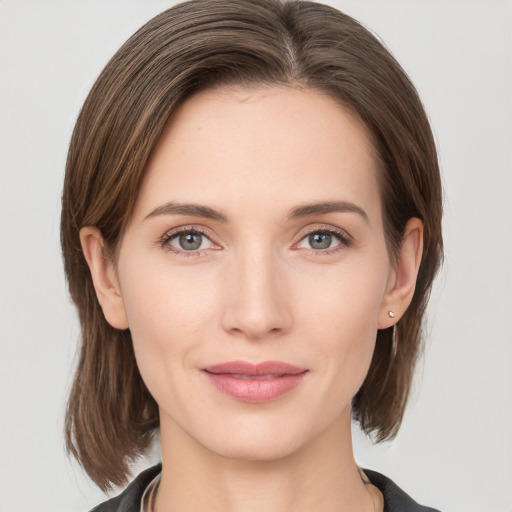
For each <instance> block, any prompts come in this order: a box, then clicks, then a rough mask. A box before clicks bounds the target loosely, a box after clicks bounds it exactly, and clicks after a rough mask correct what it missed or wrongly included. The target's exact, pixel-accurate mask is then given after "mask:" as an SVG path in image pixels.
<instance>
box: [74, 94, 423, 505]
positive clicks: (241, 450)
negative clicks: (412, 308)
mask: <svg viewBox="0 0 512 512" xmlns="http://www.w3.org/2000/svg"><path fill="white" fill-rule="evenodd" d="M377 172H378V170H377V166H376V161H375V158H374V154H373V147H372V144H371V141H370V138H369V136H368V134H367V133H366V130H365V127H364V126H363V125H362V124H361V123H360V122H359V121H358V120H357V119H355V118H354V116H351V115H350V114H349V113H348V112H347V111H345V110H344V109H343V108H341V107H340V105H339V104H337V103H336V102H335V101H334V100H333V99H331V98H330V97H328V96H325V95H323V94H321V93H318V92H316V91H312V90H307V89H306V90H304V89H295V88H285V87H265V88H255V89H251V90H248V89H240V88H223V89H217V90H211V91H206V92H202V93H200V94H198V95H196V96H194V97H193V98H191V99H189V100H188V101H187V102H185V103H184V104H183V105H182V106H181V107H180V108H179V109H178V111H177V112H176V113H175V114H174V115H173V117H172V119H171V120H170V122H169V123H168V125H167V127H166V129H165V131H164V133H163V135H162V136H161V139H160V141H159V143H158V145H157V147H156V149H155V151H154V152H153V154H152V157H151V159H150V161H149V163H148V166H147V172H146V175H145V179H144V181H143V184H142V187H141V190H140V195H139V197H138V199H137V202H136V205H135V210H134V213H133V217H132V219H131V221H130V223H129V225H128V227H127V228H126V231H125V233H124V235H123V237H122V240H121V243H120V247H119V248H118V249H119V250H118V258H117V261H116V262H111V261H108V260H106V259H104V258H103V257H102V250H101V248H102V239H101V235H100V233H99V231H98V230H97V229H96V228H94V227H86V228H83V229H82V231H81V241H82V246H83V249H84V254H85V256H86V259H87V261H88V263H89V266H90V269H91V274H92V276H93V280H94V284H95V288H96V291H97V295H98V298H99V300H100V303H101V305H102V308H103V311H104V314H105V317H106V319H107V320H108V321H109V323H110V324H111V325H113V326H114V327H116V328H119V329H126V328H129V329H130V331H131V334H132V338H133V343H134V348H135V354H136V358H137V363H138V366H139V369H140V372H141V375H142V377H143V379H144V381H145V383H146V385H147V386H148V389H149V390H150V392H151V394H152V395H153V396H154V398H155V400H156V401H157V403H158V405H159V409H160V422H161V443H162V462H163V471H162V480H161V484H160V488H159V492H158V495H157V500H156V504H155V509H156V511H157V512H163V511H174V510H209V511H217V510H219V511H237V512H242V511H244V512H245V511H256V510H258V511H260V510H266V511H276V512H277V511H285V510H286V511H287V510H294V511H297V512H300V511H305V510H315V511H317V512H318V511H331V510H340V511H342V510H343V511H358V512H364V511H373V510H378V509H381V508H382V502H381V501H380V500H381V496H380V494H379V492H378V491H377V490H376V489H375V488H373V487H369V486H367V485H366V486H365V485H364V484H363V482H362V479H361V477H360V475H359V472H358V468H357V465H356V463H355V461H354V457H353V452H352V440H351V433H350V403H351V400H352V397H353V396H354V395H355V394H356V392H357V390H358V389H359V387H360V386H361V384H362V383H363V381H364V378H365V376H366V374H367V371H368V368H369V365H370V362H371V357H372V353H373V350H374V346H375V339H376V334H377V330H378V329H383V328H387V327H389V326H391V325H392V324H393V323H395V322H397V321H398V320H399V319H400V316H401V315H402V314H403V312H404V311H405V310H406V308H407V306H408V304H409V303H410V300H411V298H412V294H413V292H414V286H415V281H416V275H417V271H418V267H419V263H420V258H421V250H422V225H421V222H420V221H419V220H418V219H411V220H410V221H409V222H408V224H407V227H406V232H405V237H404V241H403V244H402V248H401V251H400V254H399V256H398V259H397V260H393V262H392V261H391V259H390V257H389V255H388V252H387V248H386V241H385V237H384V231H383V219H382V213H381V208H382V205H381V200H380V196H379V189H378V184H377ZM171 201H172V202H174V203H173V204H176V203H193V204H198V205H201V206H207V207H209V208H212V209H213V210H215V211H216V212H219V213H220V214H222V216H224V217H225V219H224V220H220V219H211V218H208V217H205V216H198V215H192V214H191V213H192V212H188V213H183V212H182V213H176V212H174V213H169V212H167V213H166V212H163V211H162V208H161V207H162V205H166V204H168V203H169V202H171ZM334 201H338V202H339V201H345V202H346V203H350V205H355V206H356V207H357V208H359V209H360V210H361V211H362V212H364V213H363V214H361V212H357V211H330V212H324V213H318V212H317V213H314V214H309V215H303V216H300V217H290V212H291V211H292V210H293V209H297V208H299V207H302V206H304V205H309V204H317V203H322V202H334ZM159 208H160V209H159ZM352 210H354V208H352ZM196 213H197V212H196ZM178 228H180V229H189V230H191V229H195V230H200V231H201V232H202V242H201V246H200V249H199V250H189V251H187V250H185V249H184V248H183V245H180V239H179V236H177V235H176V236H175V230H176V229H178ZM326 230H329V231H331V232H332V235H331V237H332V238H331V239H330V240H331V242H330V246H329V247H328V248H326V249H322V248H321V249H319V248H318V246H317V245H315V243H313V245H312V242H311V238H310V237H309V235H310V234H311V233H312V232H314V233H317V234H318V233H319V232H320V234H322V233H325V232H326ZM313 242H314V241H313ZM390 310H391V311H393V312H394V313H395V317H394V318H390V316H389V315H388V312H389V311H390ZM233 360H244V361H248V362H251V363H259V362H262V361H269V360H272V361H283V362H286V363H290V364H293V365H296V366H299V367H301V368H305V369H307V370H308V372H307V374H306V376H305V377H304V378H303V379H302V381H301V383H300V384H299V386H298V387H296V388H295V389H293V390H292V391H290V392H288V393H286V394H285V395H283V396H281V397H279V398H277V399H275V400H272V401H269V402H265V403H259V404H253V403H245V402H241V401H239V400H236V399H234V398H232V397H229V396H226V395H225V394H223V393H221V392H219V391H218V390H217V389H216V388H215V387H214V386H213V385H212V384H211V382H210V381H209V379H208V378H206V377H205V375H204V372H203V371H202V368H204V367H205V366H208V365H213V364H218V363H222V362H226V361H233Z"/></svg>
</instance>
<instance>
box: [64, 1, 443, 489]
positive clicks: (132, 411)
mask: <svg viewBox="0 0 512 512" xmlns="http://www.w3.org/2000/svg"><path fill="white" fill-rule="evenodd" d="M228 84H229V85H240V86H245V87H254V86H255V85H286V86H294V87H304V88H310V89H315V90H318V91H321V92H322V93H326V94H328V95H329V96H330V97H332V98H334V99H335V100H337V101H339V102H340V104H341V105H343V106H344V107H345V108H347V109H348V110H349V111H350V112H352V113H354V114H355V115H356V116H357V117H358V118H359V119H360V120H361V121H362V122H363V124H364V125H365V126H366V128H367V130H368V132H369V134H370V136H371V138H372V141H373V144H374V146H375V152H376V155H378V162H379V175H378V179H379V184H380V192H381V197H382V204H383V218H384V228H385V234H386V240H387V243H388V250H389V253H390V255H391V256H396V255H397V254H398V251H399V249H400V245H401V241H402V238H403V234H404V229H405V225H406V223H407V221H408V220H409V219H410V218H412V217H417V218H419V219H420V220H421V221H422V222H423V224H424V241H425V243H424V249H423V258H422V262H421V266H420V270H419V275H418V279H417V286H416V290H415V293H414V297H413V299H412V303H411V305H410V307H409V309H408V310H407V311H406V312H405V314H404V315H403V317H402V318H401V319H400V321H399V322H398V324H397V325H396V326H395V327H394V331H393V328H390V329H385V330H381V331H379V332H378V334H377V343H376V348H375V352H374V356H373V360H372V363H371V366H370V370H369V373H368V375H367V377H366V380H365V382H364V384H363V386H362V387H361V389H360V390H359V392H358V393H357V395H356V397H355V398H354V400H353V404H352V405H353V417H354V418H355V419H356V420H358V421H359V423H360V425H361V427H362V429H363V430H364V431H365V432H367V433H372V434H373V435H374V436H375V438H376V439H377V440H378V441H382V440H385V439H390V438H392V437H394V436H395V435H396V433H397V431H398V428H399V426H400V423H401V421H402V417H403V414H404V409H405V405H406V402H407V397H408V395H409V389H410V386H411V379H412V375H413V369H414V366H415V362H416V359H417V357H418V354H419V353H420V350H421V339H422V337H421V326H422V318H423V314H424V311H425V307H426V304H427V301H428V296H429V292H430V288H431V285H432V281H433V278H434V276H435V274H436V272H437V269H438V266H439V264H440V261H441V258H442V236H441V216H442V193H441V182H440V176H439V168H438V162H437V156H436V148H435V144H434V140H433V136H432V132H431V129H430V126H429V122H428V119H427V116H426V114H425V111H424V109H423V106H422V104H421V101H420V99H419V97H418V94H417V92H416V90H415V88H414V86H413V85H412V83H411V81H410V80H409V78H408V77H407V75H406V74H405V72H404V71H403V70H402V68H401V67H400V65H399V64H398V63H397V62H396V60H395V59H394V58H393V57H392V56H391V55H390V53H389V52H388V51H387V50H386V49H385V47H384V46H383V45H382V44H381V43H380V42H379V41H378V40H377V39H376V38H375V37H374V36H373V35H372V34H371V33H370V32H369V31H368V30H366V29H365V28H364V27H363V26H362V25H360V24H359V23H358V22H356V21H355V20H353V19H352V18H351V17H349V16H347V15H345V14H343V13H341V12H339V11H337V10H336V9H334V8H331V7H328V6H325V5H322V4H318V3H313V2H308V1H300V0H299V1H297V0H292V1H284V0H283V1H281V0H258V1H254V0H230V1H229V2H227V1H225V0H192V1H190V2H185V3H182V4H178V5H176V6H174V7H172V8H171V9H169V10H167V11H165V12H163V13H161V14H160V15H158V16H156V17H155V18H153V19H152V20H150V21H149V22H148V23H147V24H145V25H144V26H143V27H142V28H141V29H139V30H138V31H137V32H136V33H135V34H134V35H133V36H132V37H131V38H130V39H129V40H128V41H127V42H126V43H125V44H124V45H123V46H122V47H121V48H120V49H119V51H118V52H117V53H116V54H115V55H114V56H113V58H112V59H111V60H110V61H109V62H108V64H107V65H106V67H105V69H104V70H103V71H102V73H101V74H100V76H99V78H98V79H97V81H96V83H95V84H94V86H93V87H92V90H91V92H90V93H89V95H88V97H87V99H86V101H85V103H84V105H83V108H82V110H81V112H80V114H79V117H78V120H77V122H76V126H75V129H74V132H73V135H72V138H71V143H70V147H69V153H68V158H67V164H66V176H65V181H64V189H63V195H62V217H61V242H62V251H63V256H64V264H65V272H66V276H67V280H68V285H69V290H70V294H71V297H72V299H73V301H74V303H75V305H76V307H77V309H78V312H79V318H80V324H81V331H82V338H81V346H80V356H79V362H78V367H77V369H76V373H75V378H74V382H73V386H72V390H71V394H70V397H69V402H68V409H67V415H66V426H65V429H66V443H67V447H68V449H69V451H70V452H71V453H72V454H73V455H74V456H75V457H76V458H77V460H78V461H79V462H80V464H81V465H82V466H83V468H84V469H85V471H86V472H87V473H88V474H89V476H90V477H91V479H92V480H93V481H94V482H95V483H96V484H97V485H98V486H99V487H100V488H101V489H103V490H105V489H108V488H109V487H111V486H112V485H122V484H124V483H125V482H126V481H127V478H128V477H129V467H130V463H131V462H132V461H133V459H135V458H136V457H138V456H139V455H141V454H143V453H145V451H146V450H147V448H148V446H149V443H150V441H151V437H152V434H153V433H154V432H155V430H156V429H157V428H158V425H159V419H158V407H157V404H156V402H155V401H154V399H153V398H152V396H151V395H150V394H149V392H148V390H147V388H146V386H145V384H144V382H143V381H142V378H141V376H140V374H139V372H138V369H137V365H136V361H135V356H134V352H133V347H132V342H131V335H130V332H129V331H128V330H126V331H120V330H116V329H114V328H112V327H111V326H110V325H109V324H108V323H107V321H106V320H105V318H104V316H103V313H102V310H101V307H100V305H99V303H98V300H97V298H96V294H95V291H94V287H93V284H92V279H91V276H90V272H89V269H88V266H87V264H86V261H85V258H84V255H83V253H82V248H81V245H80V239H79V232H80V229H81V228H82V227H84V226H96V227H97V228H99V230H100V231H101V233H102V236H103V238H104V241H105V244H106V249H107V257H108V256H109V255H110V256H112V255H113V254H115V251H116V248H117V247H118V245H119V241H120V239H121V236H122V234H123V229H124V227H125V226H126V224H127V222H128V221H129V219H130V216H131V213H132V209H133V207H134V204H135V201H136V199H137V196H138V192H139V190H140V185H141V181H142V179H143V176H144V170H145V168H146V163H147V161H148V159H149V157H150V154H151V151H152V150H153V148H154V147H155V145H156V143H157V141H158V140H159V138H160V135H161V133H162V130H163V128H164V126H165V124H166V123H167V121H168V119H169V117H170V116H171V115H172V113H173V112H174V111H175V109H176V108H177V107H178V106H179V105H180V104H181V103H183V102H184V101H185V100H186V99H187V98H190V97H191V96H192V95H193V94H195V93H197V92H199V91H201V90H205V89H208V88H213V87H219V86H223V85H228Z"/></svg>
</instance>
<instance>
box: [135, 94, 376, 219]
mask: <svg viewBox="0 0 512 512" xmlns="http://www.w3.org/2000/svg"><path fill="white" fill-rule="evenodd" d="M376 173H377V165H376V159H375V157H374V150H373V145H372V143H371V139H370V137H369V135H368V133H367V130H366V128H365V126H364V125H363V124H362V123H361V122H360V121H359V120H358V119H357V118H356V117H355V116H354V115H352V114H351V113H350V112H349V111H348V110H347V109H344V108H343V107H342V106H341V105H340V104H339V103H337V102H336V101H335V100H334V99H332V98H331V97H330V96H327V95H325V94H322V93H320V92H318V91H314V90H309V89H295V88H291V87H277V86H274V87H260V88H251V89H247V88H240V87H223V88H218V89H213V90H208V91H204V92H201V93H199V94H197V95H195V96H193V97H192V98H190V99H188V100H187V101H186V102H184V103H183V104H182V105H181V106H180V107H179V108H178V109H177V110H176V111H175V112H174V114H173V115H172V116H171V119H170V120H169V122H168V123H167V126H166V128H165V130H164V132H163V133H162V136H161V137H160V140H159V142H158V144H157V146H156V148H155V150H154V151H153V153H152V155H151V158H150V160H149V162H148V165H147V169H146V175H145V178H144V181H143V185H142V188H141V193H140V196H139V200H138V202H137V203H138V204H137V208H136V210H139V214H141V215H143V214H144V211H146V210H148V208H151V207H153V208H154V206H155V204H156V203H158V202H160V203H164V202H167V201H169V200H180V201H191V202H197V201H202V202H205V203H207V204H210V205H212V206H215V207H224V208H229V207H230V206H233V207H235V206H240V207H247V206H249V205H252V206H253V207H258V204H259V205H260V206H261V202H262V201H264V200H265V198H267V199H268V200H273V201H275V200H276V198H279V204H280V205H282V206H283V207H293V206H295V205H296V204H297V203H301V202H311V201H315V200H333V201H334V200H354V199H356V198H357V199H358V200H359V201H363V202H365V203H367V205H366V206H367V208H369V207H371V208H370V209H372V208H373V207H374V206H377V210H378V212H376V213H379V212H380V201H379V193H378V186H377V179H376ZM175 196H177V197H175ZM346 196H352V197H346ZM146 213H147V211H146Z"/></svg>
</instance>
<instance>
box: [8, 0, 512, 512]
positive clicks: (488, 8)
mask: <svg viewBox="0 0 512 512" xmlns="http://www.w3.org/2000/svg"><path fill="white" fill-rule="evenodd" d="M326 3H329V4H331V5H333V6H335V7H337V8H339V9H341V10H344V11H345V12H347V13H348V14H351V15H352V16H354V17H355V18H357V19H359V20H360V21H362V22H363V23H364V24H365V25H367V26H368V27H371V29H372V30H373V31H374V32H376V33H377V34H378V35H379V36H380V37H381V38H382V39H383V40H384V41H385V43H386V44H387V46H388V47H389V49H390V50H391V51H392V52H393V53H394V55H395V56H396V57H397V58H398V60H399V61H400V62H401V63H402V65H403V66H404V68H405V69H406V71H407V72H408V73H409V75H410V76H411V78H412V80H413V82H414V83H415V84H416V86H417V88H418V90H419V92H420V95H421V96H422V98H423V101H424V103H425V106H426V109H427V111H428V113H429V116H430V118H431V121H432V124H433V128H434V132H435V136H436V140H437V142H438V147H439V152H440V158H441V166H442V172H443V180H444V189H445V196H446V202H445V208H446V217H445V223H444V227H445V237H446V260H445V264H444V268H443V271H442V274H441V275H440V277H439V279H438V281H437V284H436V286H435V289H434V293H433V297H432V303H431V305H430V309H429V339H428V341H427V347H426V355H425V357H424V358H423V360H422V361H420V364H419V366H418V374H417V378H416V381H415V388H414V392H413V395H412V397H411V401H410V404H409V408H408V411H407V414H406V417H405V420H404V422H403V426H402V429H401V431H400V433H399V435H398V437H397V438H396V440H395V441H394V442H393V443H387V444H385V445H381V446H372V445H371V444H370V443H369V442H368V441H367V440H366V439H365V438H364V436H362V435H360V434H359V433H358V431H357V428H356V427H355V428H354V434H355V435H354V438H355V449H356V454H357V460H358V462H359V463H360V464H361V465H362V466H363V467H368V468H373V469H376V470H378V471H381V472H383V473H385V474H386V475H388V476H389V477H391V478H392V479H393V480H395V481H396V483H398V484H399V485H400V486H401V487H403V488H404V489H405V490H407V491H408V492H409V493H410V494H411V495H412V496H413V497H414V498H415V499H416V500H418V501H419V502H425V503H427V504H429V505H432V506H435V507H438V508H440V509H441V510H443V512H483V511H485V512H510V511H511V510H512V369H511V366H512V343H511V338H512V336H511V313H512V299H511V288H512V286H511V284H512V278H511V262H512V236H511V235H512V215H511V199H512V184H511V181H512V178H511V177H512V172H511V167H512V157H511V145H512V127H511V117H512V115H511V110H512V107H511V94H510V92H511V91H512V69H511V68H512V65H511V53H512V41H511V32H512V31H511V28H512V22H511V11H512V2H510V1H507V0H479V1H476V0H473V1H472V0H458V1H456V0H347V1H343V0H339V1H334V0H332V1H329V2H326ZM171 5H173V2H172V1H167V0H166V1H163V0H108V1H105V0H95V1H91V0H87V1H85V0H61V1H56V0H44V1H40V0H33V1H28V0H3V1H1V2H0V16H1V21H0V23H1V24H0V46H1V50H0V51H1V60H0V65H1V71H0V72H1V75H0V80H1V82H0V86H1V90H0V93H1V97H0V101H1V104H0V108H1V110H0V116H1V117H0V120H1V148H0V158H1V182H0V187H1V192H0V193H1V196H0V201H1V202H0V215H1V217H0V219H1V238H0V244H1V245H0V247H1V253H0V257H1V260H0V278H1V280H0V286H1V288H0V290H1V292H0V293H1V309H0V315H1V317H0V320H1V324H0V325H1V348H0V350H1V351H0V386H1V387H0V390H1V395H0V398H1V402H0V407H1V410H0V435H1V437H0V512H34V511H38V512H60V511H62V512H84V511H86V510H88V509H90V508H91V507H92V506H93V505H95V504H96V503H98V502H99V501H102V500H103V499H104V497H103V495H102V494H101V493H100V492H99V491H98V490H97V489H95V488H94V486H93V485H92V484H91V483H89V482H88V480H87V478H86V477H85V476H84V475H83V473H82V472H81V470H80V469H79V468H78V467H77V466H76V465H75V464H73V463H72V462H70V460H69V459H68V458H67V456H66V454H65V451H64V444H63V435H62V432H63V418H64V411H65V401H66V396H67V392H68V390H69V386H70V381H71V375H72V368H73V364H74V362H75V349H76V344H77V338H78V335H79V330H78V324H77V320H76V317H75V313H74V310H73V307H72V305H71V303H70V300H69V298H68V295H67V291H66V285H65V282H64V275H63V270H62V262H61V256H60V247H59V215H60V193H61V187H62V178H63V173H64V163H65V157H66V151H67V144H68V142H69V138H70V135H71V130H72V127H73V124H74V121H75V119H76V116H77V114H78V110H79V108H80V106H81V104H82V102H83V100H84V99H85V96H86V94H87V92H88V90H89V88H90V86H91V85H92V83H93V81H94V79H95V77H96V76H97V75H98V73H99V72H100V70H101V69H102V67H103V66H104V64H105V63H106V62H107V60H108V59H109V58H110V56H111V55H112V54H113V53H114V51H115V50H117V48H118V47H119V46H120V45H121V44H122V43H123V42H124V41H125V39H126V38H127V37H128V36H130V35H131V34H132V33H133V32H134V31H135V30H136V29H137V28H138V27H139V26H140V25H142V24H143V23H144V22H145V21H147V20H148V19H150V18H151V17H153V16H154V15H155V14H157V13H159V12H160V11H162V10H164V9H166V8H168V7H170V6H171ZM156 457H157V456H156ZM144 464H148V462H147V461H142V463H141V465H142V466H144Z"/></svg>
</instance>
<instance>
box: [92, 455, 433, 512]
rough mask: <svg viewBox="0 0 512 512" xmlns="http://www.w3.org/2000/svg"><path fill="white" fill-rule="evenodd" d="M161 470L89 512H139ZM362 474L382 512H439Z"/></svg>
mask: <svg viewBox="0 0 512 512" xmlns="http://www.w3.org/2000/svg"><path fill="white" fill-rule="evenodd" d="M161 469H162V465H161V464H157V465H156V466H153V467H152V468H149V469H146V471H143V472H142V473H141V474H140V475H139V476H138V477H137V478H136V479H135V480H134V481H133V482H132V483H131V484H130V485H129V486H128V487H127V488H126V489H125V490H124V491H123V492H122V493H121V494H120V495H119V496H116V497H115V498H112V499H110V500H108V501H105V502H104V503H102V504H101V505H98V506H97V507H96V508H94V509H93V510H91V512H139V511H140V501H141V499H142V494H143V493H144V490H145V489H146V487H147V486H148V485H149V483H150V482H151V480H153V478H155V477H156V475H158V473H160V471H161ZM364 472H365V473H366V475H367V476H368V478H369V479H370V482H371V483H372V484H373V485H375V487H377V488H378V489H379V490H380V492H381V493H382V495H383V496H384V503H385V505H384V512H439V511H438V510H436V509H433V508H429V507H423V506H421V505H418V504H417V503H416V502H415V501H414V500H413V499H412V498H411V497H410V496H409V495H408V494H406V493H405V492H404V491H402V490H401V489H400V488H399V487H398V486H397V485H396V484H395V483H394V482H393V481H392V480H390V479H389V478H387V477H385V476H384V475H381V474H380V473H377V472H376V471H371V470H369V469H365V470H364Z"/></svg>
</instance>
